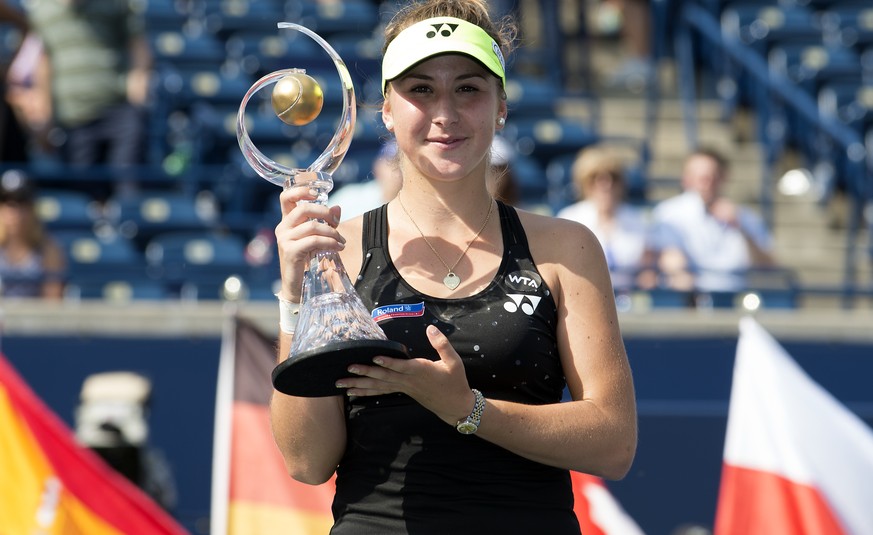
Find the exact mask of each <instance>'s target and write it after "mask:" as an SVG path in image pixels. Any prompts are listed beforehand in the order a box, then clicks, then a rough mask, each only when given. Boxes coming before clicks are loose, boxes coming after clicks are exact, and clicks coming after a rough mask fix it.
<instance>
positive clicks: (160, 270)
mask: <svg viewBox="0 0 873 535" xmlns="http://www.w3.org/2000/svg"><path fill="white" fill-rule="evenodd" d="M145 257H146V262H147V264H148V269H149V273H150V274H151V275H152V276H153V277H156V278H159V279H161V280H163V281H165V282H166V283H167V285H168V286H169V287H170V288H171V291H172V292H173V293H174V294H178V295H180V296H181V297H185V298H194V299H219V298H221V290H222V288H223V286H224V283H225V281H226V280H227V279H228V277H231V276H237V277H240V278H242V279H243V280H245V279H246V277H247V274H248V271H249V265H248V264H247V262H246V259H245V243H244V242H243V240H242V238H240V237H239V236H238V235H236V234H220V233H216V232H169V233H163V234H158V235H156V236H154V237H153V238H152V239H151V240H150V241H149V243H148V245H147V246H146V249H145Z"/></svg>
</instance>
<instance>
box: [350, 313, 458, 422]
mask: <svg viewBox="0 0 873 535" xmlns="http://www.w3.org/2000/svg"><path fill="white" fill-rule="evenodd" d="M427 337H428V340H430V344H431V346H433V348H434V349H435V350H436V351H437V353H438V354H439V357H440V358H439V360H436V361H432V360H429V359H425V358H413V359H396V358H389V357H383V356H378V357H375V358H374V359H373V365H372V366H368V365H363V364H353V365H352V366H350V367H349V372H350V373H351V374H352V375H351V376H350V377H348V378H343V379H340V381H339V382H338V383H337V386H338V387H340V388H346V389H347V390H346V391H347V393H348V395H350V396H379V395H383V394H391V393H397V392H400V393H403V394H406V395H408V396H409V397H411V398H413V399H414V400H416V401H417V402H419V403H420V404H421V405H422V406H423V407H424V408H426V409H428V410H429V411H431V412H433V413H434V414H436V415H437V416H438V417H439V418H440V419H441V420H443V421H444V422H446V423H449V424H451V425H454V424H455V423H456V422H458V421H459V420H462V419H464V418H465V417H466V416H467V415H468V414H470V409H471V407H472V406H473V404H474V402H475V396H474V395H473V392H472V390H470V385H469V383H468V382H467V376H466V373H465V371H464V363H463V361H462V360H461V357H460V356H459V355H458V352H457V351H455V349H454V348H453V347H452V345H451V344H450V343H449V340H448V338H446V336H445V335H444V334H443V333H441V332H440V330H439V329H437V328H436V327H435V326H433V325H430V326H428V327H427Z"/></svg>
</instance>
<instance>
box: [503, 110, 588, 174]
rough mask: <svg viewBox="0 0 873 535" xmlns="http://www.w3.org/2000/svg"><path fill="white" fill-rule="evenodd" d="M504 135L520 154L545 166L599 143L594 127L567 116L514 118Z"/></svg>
mask: <svg viewBox="0 0 873 535" xmlns="http://www.w3.org/2000/svg"><path fill="white" fill-rule="evenodd" d="M503 135H504V137H505V138H506V139H507V140H508V141H509V142H510V143H512V144H513V145H515V148H516V150H517V151H518V152H519V153H520V154H523V155H528V156H532V157H534V158H536V159H537V160H538V161H539V162H540V163H541V164H542V165H547V164H548V162H549V160H551V159H552V158H554V157H555V156H558V155H560V154H566V153H568V152H572V151H577V150H579V149H581V148H582V147H586V146H588V145H591V144H593V143H596V142H597V141H598V140H599V135H598V134H597V132H596V130H595V129H594V128H593V127H591V126H589V125H586V124H583V123H582V122H580V121H577V120H573V119H566V118H563V117H551V118H547V119H538V118H532V117H518V118H510V120H509V121H507V122H506V127H504V130H503Z"/></svg>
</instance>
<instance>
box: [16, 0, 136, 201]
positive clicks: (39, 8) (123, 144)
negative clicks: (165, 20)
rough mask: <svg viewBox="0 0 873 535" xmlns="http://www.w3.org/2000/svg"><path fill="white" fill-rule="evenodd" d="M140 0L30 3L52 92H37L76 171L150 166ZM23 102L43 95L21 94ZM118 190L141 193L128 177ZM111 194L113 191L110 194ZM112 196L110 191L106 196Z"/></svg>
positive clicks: (43, 89)
mask: <svg viewBox="0 0 873 535" xmlns="http://www.w3.org/2000/svg"><path fill="white" fill-rule="evenodd" d="M134 4H135V3H134V2H129V1H127V0H103V1H100V2H83V1H78V0H77V1H66V2H60V1H54V2H28V3H26V6H25V7H26V10H27V16H28V21H29V23H30V28H31V31H32V32H34V33H35V34H36V35H37V36H38V37H39V39H40V41H41V42H42V46H43V52H44V60H45V61H47V62H48V71H49V75H48V80H49V82H50V83H49V85H50V87H49V88H46V87H45V84H36V85H35V86H34V87H33V91H34V93H36V92H42V93H46V92H47V91H50V95H51V98H45V97H44V96H43V97H42V98H41V99H40V101H41V102H44V103H46V105H49V106H51V113H50V117H51V120H52V121H53V123H54V126H55V127H57V128H59V129H60V132H62V134H61V135H60V136H54V137H57V138H59V139H62V140H63V142H62V143H60V155H61V159H62V161H63V162H64V163H66V164H69V165H74V166H93V165H108V166H110V167H111V168H113V169H126V168H129V167H130V166H133V165H137V164H141V163H143V162H144V160H145V139H146V118H147V114H146V108H145V105H146V103H147V99H148V95H149V84H150V76H151V69H152V55H151V49H150V47H149V44H148V41H147V38H146V34H145V27H144V24H143V20H142V17H141V14H140V13H139V12H138V11H137V10H136V9H135V6H134ZM18 98H19V99H28V98H39V95H36V94H34V95H27V94H22V95H18ZM118 180H119V181H120V182H119V183H118V184H115V186H116V187H115V188H114V189H115V192H117V193H122V194H123V193H125V192H126V191H128V190H129V189H132V188H134V187H135V184H134V182H133V180H132V179H131V178H130V177H129V175H127V174H122V175H120V177H119V178H118ZM107 189H108V188H107ZM107 193H109V192H107Z"/></svg>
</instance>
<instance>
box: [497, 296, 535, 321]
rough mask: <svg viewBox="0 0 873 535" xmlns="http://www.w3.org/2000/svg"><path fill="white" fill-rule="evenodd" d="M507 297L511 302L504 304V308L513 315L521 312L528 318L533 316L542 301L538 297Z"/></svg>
mask: <svg viewBox="0 0 873 535" xmlns="http://www.w3.org/2000/svg"><path fill="white" fill-rule="evenodd" d="M506 296H507V297H508V298H509V299H511V301H507V302H506V303H503V308H504V309H505V310H506V311H507V312H510V313H512V312H517V311H518V310H521V311H522V312H524V313H525V314H527V315H528V316H532V315H533V313H534V311H536V309H537V306H538V305H539V304H540V300H541V299H542V297H540V296H538V295H522V294H506Z"/></svg>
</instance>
